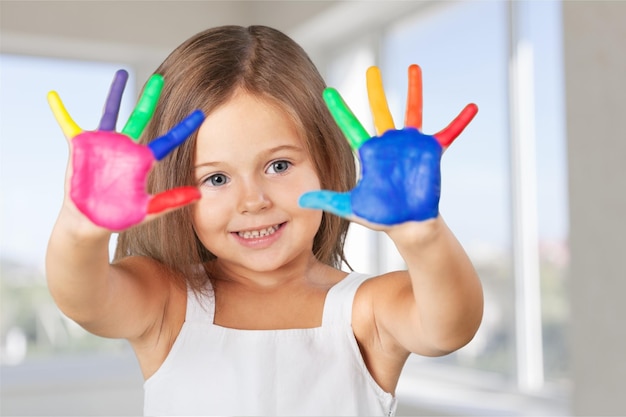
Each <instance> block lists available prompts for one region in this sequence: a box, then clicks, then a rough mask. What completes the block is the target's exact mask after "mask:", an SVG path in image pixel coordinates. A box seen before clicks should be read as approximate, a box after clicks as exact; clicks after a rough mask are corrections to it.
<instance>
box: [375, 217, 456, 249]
mask: <svg viewBox="0 0 626 417" xmlns="http://www.w3.org/2000/svg"><path fill="white" fill-rule="evenodd" d="M445 229H446V224H445V222H444V221H443V218H442V217H441V215H438V216H437V217H435V218H432V219H428V220H424V221H419V222H418V221H410V222H405V223H402V224H398V225H395V226H392V227H390V228H388V229H387V230H386V233H387V235H388V236H389V237H390V238H391V240H393V242H394V243H395V244H396V246H397V247H398V248H399V249H401V248H402V247H411V248H414V247H415V246H426V245H429V244H432V243H433V242H435V241H437V240H438V238H439V237H440V236H441V235H442V233H443V232H444V231H445Z"/></svg>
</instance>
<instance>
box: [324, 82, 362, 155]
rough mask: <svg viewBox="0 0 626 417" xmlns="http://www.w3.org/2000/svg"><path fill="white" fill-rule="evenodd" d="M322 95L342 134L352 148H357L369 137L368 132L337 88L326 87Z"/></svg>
mask: <svg viewBox="0 0 626 417" xmlns="http://www.w3.org/2000/svg"><path fill="white" fill-rule="evenodd" d="M323 97H324V101H325V102H326V106H327V107H328V110H330V113H331V114H332V115H333V118H334V119H335V122H337V124H338V125H339V128H341V130H342V132H343V134H344V135H346V138H347V139H348V142H349V143H350V146H351V147H352V149H354V150H357V149H359V148H360V147H361V145H363V143H365V141H367V140H368V139H370V134H369V133H367V130H365V128H364V127H363V125H362V124H361V122H359V119H357V118H356V116H355V115H354V114H353V113H352V111H351V110H350V109H349V108H348V106H347V105H346V103H345V102H344V101H343V99H342V98H341V95H340V94H339V92H338V91H337V90H335V89H334V88H326V89H325V90H324V95H323Z"/></svg>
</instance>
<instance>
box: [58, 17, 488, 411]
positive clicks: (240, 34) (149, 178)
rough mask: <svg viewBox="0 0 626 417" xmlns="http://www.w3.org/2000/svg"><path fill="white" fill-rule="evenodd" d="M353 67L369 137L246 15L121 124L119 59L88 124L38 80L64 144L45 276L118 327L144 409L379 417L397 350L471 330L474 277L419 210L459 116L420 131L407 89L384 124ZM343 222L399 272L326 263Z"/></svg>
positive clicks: (100, 321)
mask: <svg viewBox="0 0 626 417" xmlns="http://www.w3.org/2000/svg"><path fill="white" fill-rule="evenodd" d="M411 71H413V74H414V75H415V74H417V73H416V72H415V71H418V68H417V67H412V69H411ZM368 77H369V80H370V81H371V85H370V87H368V88H369V90H370V92H371V93H372V97H373V98H372V100H371V101H372V106H373V109H374V116H375V123H376V126H377V128H378V130H379V132H378V135H379V136H377V137H374V138H371V139H370V138H369V135H368V134H367V133H366V132H365V131H364V130H363V128H362V127H361V126H360V124H359V123H358V121H356V120H355V119H354V117H353V116H352V115H351V113H350V111H349V110H348V109H347V107H345V105H344V104H343V102H342V101H341V99H340V98H339V97H338V96H337V95H336V94H335V92H334V91H333V90H327V91H326V92H325V93H324V88H325V85H324V82H323V80H322V78H321V76H320V75H319V73H318V72H317V70H316V68H315V67H314V65H313V64H312V63H311V61H310V60H309V58H308V57H307V55H306V54H305V52H304V51H303V50H302V49H301V48H300V47H299V46H298V45H297V44H296V43H294V42H293V41H292V40H291V39H289V38H288V37H287V36H285V35H284V34H282V33H280V32H278V31H276V30H273V29H270V28H267V27H262V26H252V27H248V28H243V27H236V26H226V27H219V28H214V29H210V30H207V31H205V32H202V33H199V34H197V35H195V36H193V37H192V38H190V39H189V40H187V41H186V42H184V43H183V44H182V45H181V46H179V47H178V48H177V49H176V50H174V52H173V53H172V54H171V55H170V56H169V57H168V58H167V59H166V60H165V61H164V62H163V64H162V65H161V66H160V67H159V68H158V69H157V70H156V71H155V75H154V76H153V77H152V78H151V80H150V81H149V82H148V84H146V86H145V88H144V91H143V94H142V97H141V98H140V101H139V103H138V106H137V107H136V109H135V112H133V114H132V115H131V117H130V118H129V120H128V122H127V123H126V126H125V127H124V129H123V130H122V131H121V133H117V132H115V125H116V118H117V111H118V109H119V99H120V97H121V92H122V90H123V86H124V82H125V73H124V72H119V73H118V75H117V78H116V79H115V81H114V83H113V85H112V88H111V93H110V95H109V99H108V100H107V106H106V107H105V112H104V115H103V117H102V122H101V124H100V127H99V128H98V130H96V131H92V132H83V131H82V130H81V129H80V128H79V127H78V126H77V125H76V124H75V123H74V122H73V121H72V120H71V118H70V117H69V115H68V114H67V112H66V111H65V109H64V108H63V105H62V104H61V102H60V100H59V99H58V96H56V94H55V93H51V95H50V103H51V106H52V108H53V111H54V112H55V115H56V117H57V120H59V123H60V124H61V126H62V128H63V131H64V133H65V135H66V136H67V137H68V139H70V141H69V143H70V151H71V158H70V163H69V166H68V173H67V181H66V196H65V199H64V203H63V206H62V208H61V212H60V214H59V217H58V221H57V223H56V225H55V228H54V230H53V232H52V236H51V239H50V243H49V247H48V253H47V278H48V282H49V288H50V291H51V293H52V295H53V297H54V298H55V301H56V302H57V304H58V305H59V307H60V308H61V310H62V311H63V312H64V313H65V314H66V315H67V316H69V317H70V318H72V319H73V320H75V321H76V322H77V323H79V324H80V325H81V326H83V327H84V328H85V329H87V330H88V331H90V332H92V333H94V334H96V335H100V336H103V337H113V338H126V339H128V340H129V342H130V343H131V345H132V347H133V349H134V351H135V353H136V355H137V358H138V360H139V364H140V367H141V370H142V372H143V375H144V378H145V380H146V382H145V401H144V412H145V414H146V415H216V414H222V415H393V413H394V411H395V408H396V400H395V397H394V391H395V388H396V384H397V382H398V378H399V376H400V373H401V371H402V368H403V365H404V363H405V361H406V359H407V357H408V356H409V354H411V353H416V354H419V355H426V356H438V355H445V354H447V353H450V352H452V351H454V350H457V349H459V348H460V347H462V346H464V345H465V344H466V343H468V342H469V341H470V340H471V339H472V337H473V336H474V334H475V332H476V331H477V328H478V326H479V324H480V321H481V317H482V290H481V285H480V282H479V279H478V277H477V275H476V273H475V271H474V268H473V267H472V265H471V263H470V261H469V259H468V257H467V255H466V254H465V252H464V251H463V249H462V247H461V246H460V244H459V243H458V242H457V240H456V238H455V237H454V235H453V234H452V233H451V231H450V230H449V229H448V227H447V226H446V224H445V223H444V221H443V219H442V218H441V216H440V215H439V213H438V209H437V205H438V201H439V183H440V178H439V158H440V156H441V153H442V151H443V149H444V148H445V147H446V146H447V145H448V144H449V143H450V142H451V140H452V139H453V138H454V137H456V135H458V134H459V133H460V131H461V130H462V128H463V127H464V125H465V124H467V123H468V122H469V119H471V116H470V117H469V118H468V117H466V116H467V114H465V116H463V117H465V118H466V120H465V121H462V122H461V125H462V126H460V127H459V124H458V123H456V122H455V123H456V124H454V123H453V125H451V129H446V130H444V131H442V132H441V133H440V134H437V135H434V136H427V135H422V134H421V133H420V132H419V129H420V128H421V102H420V101H419V97H418V95H419V94H415V88H419V86H417V87H415V84H414V87H412V88H413V90H414V92H413V93H410V100H409V112H408V113H407V116H410V117H408V119H407V127H405V128H404V129H401V130H396V129H395V128H394V127H393V125H392V124H390V122H389V118H388V117H387V116H386V115H385V113H384V111H382V113H381V111H380V109H381V108H383V110H384V107H385V102H384V96H382V95H381V94H382V87H381V86H380V78H379V74H377V73H376V72H375V71H374V72H373V73H372V74H369V75H368ZM412 79H413V80H415V79H416V78H415V77H413V78H412ZM163 80H164V83H163ZM419 93H421V92H419ZM324 94H325V97H326V100H327V102H328V108H330V110H331V112H332V113H331V112H329V110H328V108H327V107H326V104H325V103H324V99H323V95H324ZM416 100H417V101H416ZM196 109H199V110H200V111H195V112H194V110H196ZM418 113H419V114H418ZM187 115H189V116H187ZM333 116H334V118H335V119H336V121H337V123H336V122H335V120H333ZM181 121H182V122H181ZM338 124H339V125H340V126H341V128H340V127H339V126H338ZM342 130H343V132H344V133H345V135H346V137H347V138H348V141H349V142H348V141H346V138H345V137H344V136H343V134H342ZM142 132H143V133H142ZM157 137H158V138H159V139H157V140H153V139H154V138H157ZM187 137H189V139H187V140H185V139H186V138H187ZM350 145H352V148H354V149H355V150H358V152H359V156H360V158H361V163H362V174H361V177H360V181H359V183H358V184H355V183H356V179H357V175H356V172H355V163H354V158H353V154H352V149H351V148H350ZM155 161H159V162H157V163H155ZM325 190H332V191H325ZM349 221H354V222H358V223H360V224H363V225H366V226H368V227H371V228H373V229H375V230H381V231H384V232H385V233H387V234H388V235H389V236H390V237H391V239H392V240H393V241H394V243H395V245H396V246H397V248H398V250H399V252H400V254H401V255H402V256H403V258H404V260H405V262H406V265H407V267H408V270H406V271H395V272H390V273H387V274H383V275H380V276H370V275H363V274H360V273H356V272H351V273H347V272H344V271H342V270H341V269H340V266H341V263H342V262H343V261H346V260H345V259H344V255H343V243H344V238H345V235H346V232H347V230H348V224H349ZM112 232H120V233H119V238H118V245H117V249H116V252H115V259H114V261H113V262H112V263H110V262H109V253H108V244H109V238H110V236H111V233H112Z"/></svg>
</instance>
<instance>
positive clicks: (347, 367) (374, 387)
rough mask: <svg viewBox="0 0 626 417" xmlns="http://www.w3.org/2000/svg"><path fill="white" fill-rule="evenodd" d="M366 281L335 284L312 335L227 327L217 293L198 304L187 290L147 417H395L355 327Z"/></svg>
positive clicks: (356, 278) (355, 277) (150, 384)
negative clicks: (219, 319)
mask: <svg viewBox="0 0 626 417" xmlns="http://www.w3.org/2000/svg"><path fill="white" fill-rule="evenodd" d="M367 278H368V276H366V275H362V274H358V273H354V272H353V273H351V274H349V275H348V276H347V277H346V278H344V279H343V280H342V281H340V282H339V283H337V284H336V285H334V286H333V287H332V288H331V289H330V290H329V291H328V294H327V296H326V300H325V303H324V313H323V318H322V325H321V327H316V328H311V329H286V330H237V329H230V328H225V327H221V326H218V325H215V324H214V323H213V317H214V313H215V296H214V294H213V291H212V288H209V291H208V296H206V297H203V298H200V299H198V298H197V297H196V296H195V295H194V294H193V293H192V292H189V294H188V295H187V313H186V318H185V323H184V324H183V326H182V328H181V331H180V333H179V335H178V337H177V338H176V341H175V342H174V345H173V347H172V349H171V351H170V353H169V355H168V356H167V358H166V359H165V361H164V362H163V364H162V365H161V367H160V368H159V370H158V371H157V372H156V373H155V374H154V375H152V376H151V377H150V378H149V379H148V380H147V381H146V382H145V384H144V391H145V396H144V414H145V415H161V416H165V415H176V416H191V415H205V416H206V415H231V416H232V415H241V416H243V415H274V416H278V415H289V416H299V415H316V416H323V415H333V416H340V415H369V416H373V415H379V416H381V415H384V416H391V415H394V413H395V409H396V399H395V398H394V397H393V396H392V395H391V394H390V393H388V392H385V391H384V390H383V389H382V388H381V387H380V386H379V385H378V384H377V383H376V382H375V381H374V379H373V378H372V376H371V375H370V373H369V371H368V370H367V367H366V366H365V363H364V362H363V358H362V356H361V353H360V351H359V347H358V345H357V342H356V339H355V337H354V333H353V331H352V327H351V319H352V302H353V300H354V295H355V293H356V290H357V288H358V287H359V285H361V283H362V282H363V281H365V280H366V279H367ZM259 314H262V313H261V312H259Z"/></svg>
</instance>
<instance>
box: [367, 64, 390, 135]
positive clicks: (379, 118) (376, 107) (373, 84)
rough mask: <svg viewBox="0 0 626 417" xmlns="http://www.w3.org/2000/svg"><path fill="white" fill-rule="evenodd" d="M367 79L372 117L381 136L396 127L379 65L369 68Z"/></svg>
mask: <svg viewBox="0 0 626 417" xmlns="http://www.w3.org/2000/svg"><path fill="white" fill-rule="evenodd" d="M366 79H367V96H368V99H369V102H370V109H371V111H372V117H373V118H374V126H375V127H376V133H377V134H378V136H380V135H382V134H383V133H385V132H386V131H388V130H390V129H395V126H394V124H393V118H392V117H391V112H390V111H389V106H388V105H387V98H386V97H385V90H384V88H383V79H382V76H381V75H380V70H379V69H378V67H370V68H368V70H367V73H366Z"/></svg>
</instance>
